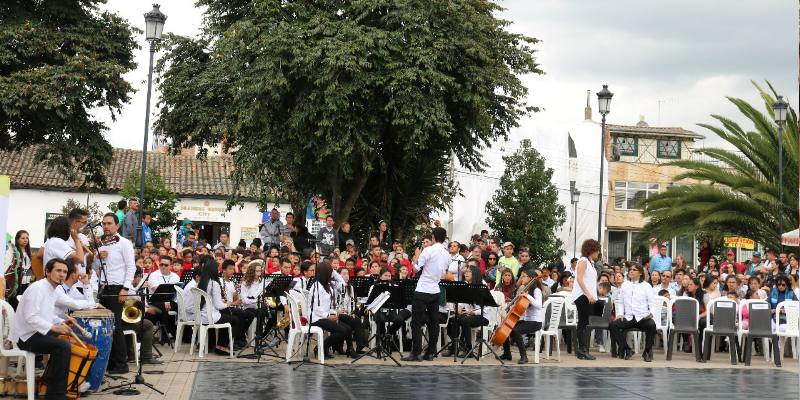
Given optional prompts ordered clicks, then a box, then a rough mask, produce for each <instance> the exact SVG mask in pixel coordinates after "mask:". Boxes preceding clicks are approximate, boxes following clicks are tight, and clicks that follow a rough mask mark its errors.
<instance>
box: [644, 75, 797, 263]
mask: <svg viewBox="0 0 800 400" xmlns="http://www.w3.org/2000/svg"><path fill="white" fill-rule="evenodd" d="M767 84H768V85H769V89H770V91H769V92H767V91H765V90H763V89H762V88H761V87H760V86H759V85H758V84H756V83H755V82H753V85H755V87H756V88H757V89H758V91H759V93H760V94H761V98H762V99H763V100H764V104H763V106H764V107H765V108H766V110H767V111H766V113H764V112H762V111H759V110H757V109H756V108H755V107H753V106H752V105H750V104H749V103H747V102H746V101H744V100H741V99H737V98H733V97H728V100H729V101H730V102H731V103H733V104H734V105H736V107H737V108H738V109H739V111H740V112H741V113H742V114H744V116H745V117H747V119H749V120H750V121H751V122H752V123H753V128H754V129H755V130H750V131H747V130H745V129H744V128H742V127H741V126H739V124H737V123H736V122H734V121H732V120H730V119H728V118H725V117H723V116H721V115H712V117H713V118H714V119H716V120H717V121H719V123H720V124H721V125H722V126H721V127H720V126H714V125H711V124H699V126H701V127H704V128H706V129H709V130H711V131H713V132H714V133H716V134H717V135H719V137H721V138H722V139H724V140H725V141H727V142H728V143H730V144H731V145H733V146H734V147H735V148H736V149H737V150H738V151H730V150H724V149H720V148H702V149H695V153H698V154H706V155H708V156H710V157H711V158H713V159H715V160H717V161H721V162H722V163H724V164H725V165H726V166H723V165H720V164H719V163H711V162H705V161H695V160H681V161H674V162H671V163H669V164H667V165H676V166H679V167H683V168H685V169H686V171H685V172H683V173H681V174H678V175H677V176H676V177H675V181H679V180H681V179H695V180H698V181H700V182H702V184H699V185H688V186H679V187H676V188H673V189H670V190H667V191H665V192H662V193H658V194H656V195H652V196H650V197H648V198H647V199H645V200H643V201H642V203H641V205H642V206H643V210H642V215H644V216H645V217H649V221H648V223H647V224H646V225H645V226H644V228H643V229H642V231H641V232H642V234H640V235H639V236H638V237H639V238H641V239H642V240H647V238H656V239H657V241H663V240H668V239H671V238H673V237H676V236H678V235H682V234H693V233H696V232H704V231H711V232H717V231H718V232H723V233H725V234H728V235H736V236H744V237H747V238H750V239H753V240H755V241H756V242H758V243H761V244H763V245H765V246H767V247H768V248H772V249H777V248H779V247H780V241H779V237H780V233H779V215H780V213H779V205H780V204H781V202H780V200H779V199H780V196H779V181H778V154H779V152H778V138H779V133H778V132H779V131H778V125H777V124H776V123H775V118H774V115H773V111H772V103H773V102H774V101H775V96H777V95H776V93H775V90H774V89H773V87H772V85H770V84H769V82H767ZM799 141H800V136H799V135H798V125H797V114H796V113H795V110H794V109H793V108H791V107H790V108H789V112H788V113H787V117H786V123H785V124H784V130H783V188H784V192H783V210H784V212H783V226H784V227H785V228H786V230H792V229H793V227H796V226H798V200H799V199H798V191H797V188H798V168H797V166H798V149H799V148H800V143H798V142H799ZM638 244H641V243H634V246H637V245H638Z"/></svg>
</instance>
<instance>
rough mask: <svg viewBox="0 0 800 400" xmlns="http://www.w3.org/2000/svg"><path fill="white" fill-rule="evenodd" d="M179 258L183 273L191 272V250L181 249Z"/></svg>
mask: <svg viewBox="0 0 800 400" xmlns="http://www.w3.org/2000/svg"><path fill="white" fill-rule="evenodd" d="M181 256H182V257H181V258H183V269H181V272H183V271H191V270H192V249H183V252H182V253H181Z"/></svg>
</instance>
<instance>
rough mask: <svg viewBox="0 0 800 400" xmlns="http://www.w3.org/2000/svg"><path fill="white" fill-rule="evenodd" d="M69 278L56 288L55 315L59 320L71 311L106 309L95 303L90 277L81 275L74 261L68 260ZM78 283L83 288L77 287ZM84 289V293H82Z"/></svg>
mask: <svg viewBox="0 0 800 400" xmlns="http://www.w3.org/2000/svg"><path fill="white" fill-rule="evenodd" d="M66 263H67V278H66V279H65V280H64V282H63V283H62V284H60V285H58V286H57V287H56V291H55V292H56V307H55V314H56V316H58V317H59V318H64V315H65V314H66V313H67V312H69V311H78V310H87V309H92V308H105V307H103V306H101V305H100V304H97V303H95V302H94V296H93V293H92V290H91V287H90V286H89V275H86V274H81V273H79V272H78V268H77V266H76V265H75V262H74V261H73V260H67V261H66ZM78 281H80V282H82V283H83V286H82V287H80V288H79V287H76V284H77V283H78ZM81 289H83V291H81Z"/></svg>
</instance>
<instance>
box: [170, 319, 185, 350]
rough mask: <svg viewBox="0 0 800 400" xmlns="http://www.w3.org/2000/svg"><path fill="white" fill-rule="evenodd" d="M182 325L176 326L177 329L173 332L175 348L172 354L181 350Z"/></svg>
mask: <svg viewBox="0 0 800 400" xmlns="http://www.w3.org/2000/svg"><path fill="white" fill-rule="evenodd" d="M183 327H184V326H183V325H181V324H178V328H177V329H176V331H175V347H173V350H172V351H173V352H174V353H177V352H178V351H180V349H181V341H182V340H183Z"/></svg>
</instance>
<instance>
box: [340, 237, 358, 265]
mask: <svg viewBox="0 0 800 400" xmlns="http://www.w3.org/2000/svg"><path fill="white" fill-rule="evenodd" d="M344 246H345V249H344V251H343V252H342V253H341V254H339V260H341V261H342V262H344V261H347V260H348V259H350V258H352V257H357V256H358V255H357V254H356V252H355V250H354V248H355V241H353V239H347V241H346V242H345V243H344Z"/></svg>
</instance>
